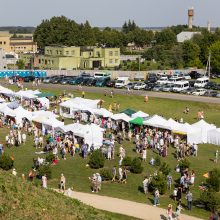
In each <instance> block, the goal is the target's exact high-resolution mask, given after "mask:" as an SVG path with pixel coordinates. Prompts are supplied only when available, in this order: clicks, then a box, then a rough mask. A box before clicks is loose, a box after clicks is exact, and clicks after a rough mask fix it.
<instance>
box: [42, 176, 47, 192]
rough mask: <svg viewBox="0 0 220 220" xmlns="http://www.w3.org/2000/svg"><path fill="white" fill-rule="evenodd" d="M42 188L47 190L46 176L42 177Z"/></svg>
mask: <svg viewBox="0 0 220 220" xmlns="http://www.w3.org/2000/svg"><path fill="white" fill-rule="evenodd" d="M42 186H43V188H45V189H46V188H47V177H46V175H43V176H42Z"/></svg>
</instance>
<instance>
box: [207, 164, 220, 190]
mask: <svg viewBox="0 0 220 220" xmlns="http://www.w3.org/2000/svg"><path fill="white" fill-rule="evenodd" d="M206 182H207V184H208V188H209V189H211V190H214V191H215V192H219V190H220V170H219V169H216V168H215V169H213V170H212V171H211V172H210V174H209V178H208V179H207V180H206Z"/></svg>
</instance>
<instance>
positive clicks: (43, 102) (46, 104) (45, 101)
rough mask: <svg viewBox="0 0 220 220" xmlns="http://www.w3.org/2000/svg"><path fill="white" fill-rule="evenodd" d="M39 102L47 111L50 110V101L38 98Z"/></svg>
mask: <svg viewBox="0 0 220 220" xmlns="http://www.w3.org/2000/svg"><path fill="white" fill-rule="evenodd" d="M37 100H38V101H39V102H40V103H41V105H42V106H45V107H46V108H47V109H49V108H50V100H49V99H47V98H45V97H42V98H37Z"/></svg>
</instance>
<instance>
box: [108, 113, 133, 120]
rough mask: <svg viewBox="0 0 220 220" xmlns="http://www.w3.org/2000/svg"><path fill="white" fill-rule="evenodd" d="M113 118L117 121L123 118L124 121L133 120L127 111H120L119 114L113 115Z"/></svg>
mask: <svg viewBox="0 0 220 220" xmlns="http://www.w3.org/2000/svg"><path fill="white" fill-rule="evenodd" d="M111 118H112V119H113V120H115V121H118V120H122V121H126V122H129V121H130V120H131V118H130V117H129V116H128V115H126V114H125V113H119V114H115V115H112V116H111Z"/></svg>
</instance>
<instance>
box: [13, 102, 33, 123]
mask: <svg viewBox="0 0 220 220" xmlns="http://www.w3.org/2000/svg"><path fill="white" fill-rule="evenodd" d="M13 111H14V113H15V120H16V123H17V124H19V123H21V121H22V119H23V118H27V119H28V120H29V121H32V118H33V116H32V112H30V111H28V110H26V109H24V108H23V107H22V106H19V107H18V108H16V109H14V110H13Z"/></svg>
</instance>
